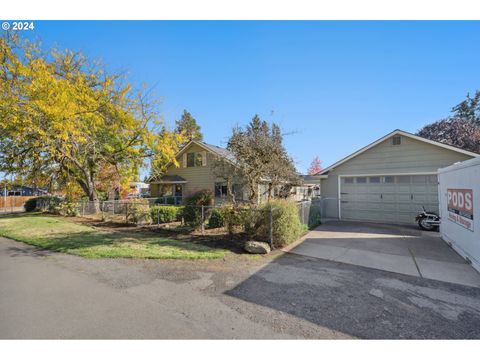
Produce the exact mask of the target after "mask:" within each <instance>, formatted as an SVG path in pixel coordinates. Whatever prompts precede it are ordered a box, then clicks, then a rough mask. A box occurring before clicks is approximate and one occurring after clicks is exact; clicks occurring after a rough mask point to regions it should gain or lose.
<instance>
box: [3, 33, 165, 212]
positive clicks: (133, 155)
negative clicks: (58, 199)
mask: <svg viewBox="0 0 480 360" xmlns="http://www.w3.org/2000/svg"><path fill="white" fill-rule="evenodd" d="M122 80H123V79H122V77H121V76H120V75H118V74H111V75H109V74H107V73H105V71H104V70H103V69H102V68H101V67H100V66H98V65H96V64H95V63H94V62H92V61H89V60H88V59H87V58H86V57H85V56H83V55H82V54H80V53H76V52H72V51H59V50H55V49H53V50H51V51H48V52H47V53H46V54H45V53H42V52H40V51H39V50H37V49H36V46H33V45H30V44H28V43H26V42H24V41H22V40H21V39H20V38H19V37H17V36H15V35H12V34H10V33H7V34H6V35H5V36H4V37H2V38H0V119H1V121H0V171H5V172H8V173H21V174H25V175H26V176H28V177H30V178H32V179H34V178H36V177H45V176H46V174H48V175H49V176H55V177H56V178H58V179H60V180H61V181H63V182H67V180H68V181H74V182H75V183H76V184H78V186H79V187H80V188H81V189H82V190H83V192H84V193H85V194H86V196H88V198H89V199H90V200H91V201H95V202H97V203H98V193H97V185H98V175H99V173H100V171H101V169H104V168H106V167H110V166H113V167H114V168H115V170H116V171H118V173H119V174H120V177H121V178H123V179H128V178H131V177H133V176H136V175H137V174H138V169H139V166H140V165H141V164H142V163H143V161H144V159H145V158H146V157H149V156H152V155H153V154H155V153H159V152H163V151H164V149H162V146H161V144H159V143H158V142H157V141H156V137H155V136H153V132H152V131H151V129H152V128H155V126H156V125H158V124H159V123H158V122H157V121H156V119H157V115H156V113H155V111H154V104H155V103H154V102H149V101H147V99H146V97H145V95H143V94H141V93H135V92H133V91H132V90H131V86H130V85H129V84H124V83H123V81H122Z"/></svg>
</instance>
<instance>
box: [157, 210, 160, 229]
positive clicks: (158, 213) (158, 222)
mask: <svg viewBox="0 0 480 360" xmlns="http://www.w3.org/2000/svg"><path fill="white" fill-rule="evenodd" d="M157 225H158V226H160V207H157Z"/></svg>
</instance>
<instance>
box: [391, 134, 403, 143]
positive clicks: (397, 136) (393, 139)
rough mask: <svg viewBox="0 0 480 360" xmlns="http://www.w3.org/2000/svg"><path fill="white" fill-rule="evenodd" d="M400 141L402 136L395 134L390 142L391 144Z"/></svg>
mask: <svg viewBox="0 0 480 360" xmlns="http://www.w3.org/2000/svg"><path fill="white" fill-rule="evenodd" d="M401 143H402V137H401V136H399V135H396V136H394V137H393V138H392V144H393V145H400V144H401Z"/></svg>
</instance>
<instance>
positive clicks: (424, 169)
mask: <svg viewBox="0 0 480 360" xmlns="http://www.w3.org/2000/svg"><path fill="white" fill-rule="evenodd" d="M470 158H471V156H469V155H466V154H462V153H459V152H456V151H453V150H449V149H445V148H442V147H440V146H436V145H432V144H428V143H425V142H423V141H419V140H416V139H412V138H409V137H406V136H401V144H400V145H393V143H392V138H391V137H390V138H387V139H386V140H385V141H383V142H381V143H379V144H377V145H376V146H374V147H372V148H370V149H368V150H366V151H365V152H363V153H361V154H359V155H357V156H356V157H354V158H352V159H350V160H348V161H346V162H344V163H343V164H340V165H339V166H337V167H335V168H334V169H332V170H330V171H329V173H328V178H327V179H322V180H321V185H320V186H321V194H322V198H323V199H326V200H325V205H324V206H325V214H326V217H330V218H338V216H339V212H338V177H339V175H342V176H343V175H383V174H385V175H388V174H421V173H436V172H437V170H438V169H439V168H441V167H445V166H448V165H451V164H453V163H455V162H457V161H464V160H467V159H470Z"/></svg>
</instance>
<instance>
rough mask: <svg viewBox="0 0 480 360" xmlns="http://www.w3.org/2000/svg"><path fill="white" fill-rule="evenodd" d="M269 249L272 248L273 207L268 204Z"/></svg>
mask: <svg viewBox="0 0 480 360" xmlns="http://www.w3.org/2000/svg"><path fill="white" fill-rule="evenodd" d="M269 242H270V249H272V250H273V207H272V206H270V239H269Z"/></svg>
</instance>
